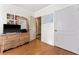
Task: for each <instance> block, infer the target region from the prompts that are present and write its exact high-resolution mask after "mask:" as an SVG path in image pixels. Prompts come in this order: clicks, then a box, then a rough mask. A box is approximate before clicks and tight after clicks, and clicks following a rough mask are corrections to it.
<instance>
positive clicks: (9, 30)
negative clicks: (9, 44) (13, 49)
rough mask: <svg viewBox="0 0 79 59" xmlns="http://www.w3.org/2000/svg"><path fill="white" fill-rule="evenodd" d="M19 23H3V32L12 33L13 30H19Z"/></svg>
mask: <svg viewBox="0 0 79 59" xmlns="http://www.w3.org/2000/svg"><path fill="white" fill-rule="evenodd" d="M20 29H21V25H15V24H4V25H3V33H4V34H5V33H13V32H20Z"/></svg>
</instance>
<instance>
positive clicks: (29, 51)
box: [4, 39, 76, 55]
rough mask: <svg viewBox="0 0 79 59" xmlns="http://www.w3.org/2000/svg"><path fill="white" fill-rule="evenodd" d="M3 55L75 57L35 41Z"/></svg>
mask: <svg viewBox="0 0 79 59" xmlns="http://www.w3.org/2000/svg"><path fill="white" fill-rule="evenodd" d="M4 55H76V54H75V53H72V52H69V51H66V50H64V49H61V48H59V47H56V46H50V45H48V44H46V43H43V42H41V41H40V40H38V39H36V40H33V41H32V42H30V43H28V44H24V45H22V46H19V47H17V48H14V49H10V50H8V51H5V52H4Z"/></svg>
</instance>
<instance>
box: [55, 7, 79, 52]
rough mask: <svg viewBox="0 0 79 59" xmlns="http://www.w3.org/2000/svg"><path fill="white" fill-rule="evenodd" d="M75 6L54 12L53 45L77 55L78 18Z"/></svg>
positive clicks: (78, 38) (78, 37)
mask: <svg viewBox="0 0 79 59" xmlns="http://www.w3.org/2000/svg"><path fill="white" fill-rule="evenodd" d="M77 13H78V10H77V9H76V7H75V6H70V7H67V8H64V9H62V10H59V11H57V12H55V14H54V16H55V17H54V20H55V23H54V24H55V27H54V28H55V29H54V31H55V34H54V39H55V45H56V46H59V47H61V48H64V49H67V50H69V51H72V52H75V53H79V51H78V43H79V42H78V40H79V33H78V32H79V25H78V23H79V20H78V19H79V17H78V18H76V16H77V15H78V14H77Z"/></svg>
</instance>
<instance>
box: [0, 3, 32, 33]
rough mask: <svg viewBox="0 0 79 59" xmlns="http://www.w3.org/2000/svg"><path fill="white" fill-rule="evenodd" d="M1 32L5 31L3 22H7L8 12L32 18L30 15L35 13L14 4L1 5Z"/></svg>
mask: <svg viewBox="0 0 79 59" xmlns="http://www.w3.org/2000/svg"><path fill="white" fill-rule="evenodd" d="M0 12H1V13H0V18H1V19H0V34H2V33H3V24H6V23H7V19H6V14H7V13H10V14H15V15H19V16H24V17H26V18H28V19H30V16H31V15H32V14H33V13H32V12H31V11H28V10H25V9H23V8H21V7H18V6H15V5H12V4H1V5H0Z"/></svg>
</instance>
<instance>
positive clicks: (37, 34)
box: [35, 17, 41, 39]
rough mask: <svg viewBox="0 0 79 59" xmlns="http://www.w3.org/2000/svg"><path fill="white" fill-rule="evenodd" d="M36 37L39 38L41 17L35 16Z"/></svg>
mask: <svg viewBox="0 0 79 59" xmlns="http://www.w3.org/2000/svg"><path fill="white" fill-rule="evenodd" d="M35 21H36V38H37V39H41V17H36V18H35Z"/></svg>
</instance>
